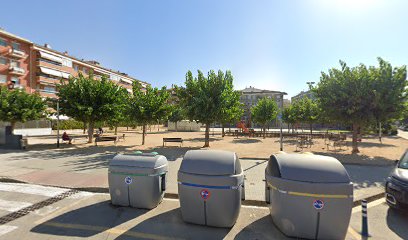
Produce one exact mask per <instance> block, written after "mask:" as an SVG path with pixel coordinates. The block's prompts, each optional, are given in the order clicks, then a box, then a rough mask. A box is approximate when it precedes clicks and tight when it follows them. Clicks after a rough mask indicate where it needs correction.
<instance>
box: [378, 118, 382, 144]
mask: <svg viewBox="0 0 408 240" xmlns="http://www.w3.org/2000/svg"><path fill="white" fill-rule="evenodd" d="M378 125H379V128H380V130H379V132H378V137H379V139H380V143H382V139H381V137H382V136H381V134H382V131H381V122H379V123H378Z"/></svg>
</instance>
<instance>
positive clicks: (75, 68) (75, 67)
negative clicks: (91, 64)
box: [74, 64, 78, 72]
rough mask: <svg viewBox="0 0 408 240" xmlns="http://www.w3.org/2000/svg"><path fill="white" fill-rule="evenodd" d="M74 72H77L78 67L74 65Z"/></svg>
mask: <svg viewBox="0 0 408 240" xmlns="http://www.w3.org/2000/svg"><path fill="white" fill-rule="evenodd" d="M74 70H75V71H77V72H78V65H76V64H74Z"/></svg>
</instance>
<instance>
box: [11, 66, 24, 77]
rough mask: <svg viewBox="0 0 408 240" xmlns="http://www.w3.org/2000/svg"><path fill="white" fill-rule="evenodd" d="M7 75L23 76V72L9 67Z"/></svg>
mask: <svg viewBox="0 0 408 240" xmlns="http://www.w3.org/2000/svg"><path fill="white" fill-rule="evenodd" d="M9 73H10V74H14V75H24V74H25V70H24V69H22V68H19V67H10V68H9Z"/></svg>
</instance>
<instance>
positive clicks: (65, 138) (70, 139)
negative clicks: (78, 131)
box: [62, 132, 72, 144]
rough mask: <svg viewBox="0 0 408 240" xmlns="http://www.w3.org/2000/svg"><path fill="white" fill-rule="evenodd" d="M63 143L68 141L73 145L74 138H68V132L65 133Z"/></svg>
mask: <svg viewBox="0 0 408 240" xmlns="http://www.w3.org/2000/svg"><path fill="white" fill-rule="evenodd" d="M62 141H67V142H68V143H69V144H72V143H71V142H72V138H71V137H70V136H68V134H67V132H64V133H63V134H62Z"/></svg>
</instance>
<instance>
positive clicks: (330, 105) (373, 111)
mask: <svg viewBox="0 0 408 240" xmlns="http://www.w3.org/2000/svg"><path fill="white" fill-rule="evenodd" d="M378 61H379V67H374V66H371V67H369V68H367V67H366V66H365V65H364V64H360V65H359V66H356V67H352V68H351V67H349V66H347V65H346V63H345V62H342V61H340V65H341V69H336V68H332V69H330V70H329V72H328V73H324V72H322V76H321V78H320V82H319V83H318V85H317V88H315V89H314V91H315V93H316V96H317V97H318V99H319V101H320V106H321V108H322V111H323V112H324V114H325V116H326V117H327V118H329V119H331V120H333V121H337V122H342V123H346V124H351V125H352V128H353V150H352V152H353V153H357V152H359V150H358V143H357V138H358V133H359V131H360V128H361V127H363V126H365V125H367V124H369V123H371V122H373V121H376V120H377V121H378V120H380V121H383V120H385V119H387V118H390V117H392V116H395V115H397V114H399V112H402V111H401V109H403V104H404V99H405V98H406V89H405V88H406V86H407V82H406V77H407V72H406V66H402V67H399V68H394V69H393V68H392V67H391V65H390V64H389V63H388V62H385V61H384V60H382V59H381V58H378Z"/></svg>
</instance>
